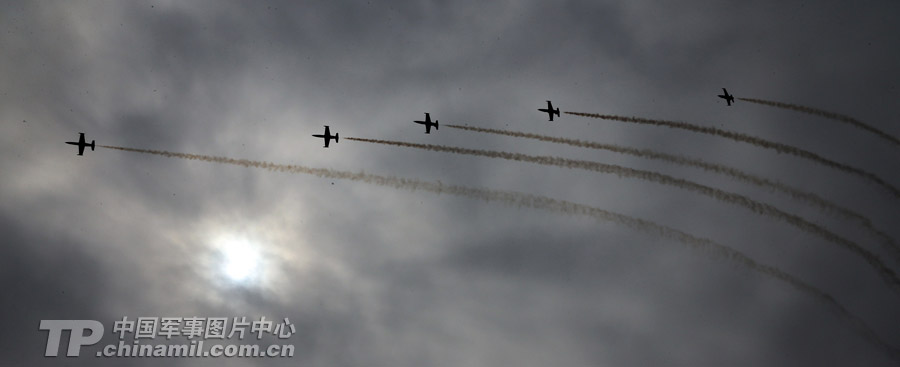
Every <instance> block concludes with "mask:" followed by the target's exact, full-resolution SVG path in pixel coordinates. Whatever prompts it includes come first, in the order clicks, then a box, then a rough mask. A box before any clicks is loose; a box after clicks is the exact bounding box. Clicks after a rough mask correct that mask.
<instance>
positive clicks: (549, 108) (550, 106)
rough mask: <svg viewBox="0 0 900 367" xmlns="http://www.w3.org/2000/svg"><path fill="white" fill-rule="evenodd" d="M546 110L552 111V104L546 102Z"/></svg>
mask: <svg viewBox="0 0 900 367" xmlns="http://www.w3.org/2000/svg"><path fill="white" fill-rule="evenodd" d="M547 109H548V110H551V111H552V110H553V102H550V101H547Z"/></svg>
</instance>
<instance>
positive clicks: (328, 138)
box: [313, 125, 340, 148]
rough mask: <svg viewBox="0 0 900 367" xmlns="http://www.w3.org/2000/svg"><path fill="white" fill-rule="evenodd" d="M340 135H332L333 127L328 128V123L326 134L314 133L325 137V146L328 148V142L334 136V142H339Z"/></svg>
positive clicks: (319, 136)
mask: <svg viewBox="0 0 900 367" xmlns="http://www.w3.org/2000/svg"><path fill="white" fill-rule="evenodd" d="M338 135H340V134H334V135H331V129H329V128H328V125H325V134H322V135H320V134H313V136H314V137H317V138H322V139H325V148H328V143H329V142H330V141H331V139H332V138H334V142H335V143H337V142H338Z"/></svg>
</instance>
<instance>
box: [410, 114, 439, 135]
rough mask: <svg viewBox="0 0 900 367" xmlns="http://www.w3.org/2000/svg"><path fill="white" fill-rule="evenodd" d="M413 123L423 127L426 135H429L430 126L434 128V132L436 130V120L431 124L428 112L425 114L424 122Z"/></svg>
mask: <svg viewBox="0 0 900 367" xmlns="http://www.w3.org/2000/svg"><path fill="white" fill-rule="evenodd" d="M415 123H417V124H422V125H425V133H426V134H431V127H432V126H434V129H435V130H438V120H434V122H431V114H430V113H428V112H425V121H415Z"/></svg>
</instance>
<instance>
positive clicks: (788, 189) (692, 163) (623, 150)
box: [445, 125, 900, 261]
mask: <svg viewBox="0 0 900 367" xmlns="http://www.w3.org/2000/svg"><path fill="white" fill-rule="evenodd" d="M445 126H447V127H449V128H453V129H460V130H467V131H474V132H480V133H487V134H497V135H505V136H511V137H516V138H525V139H534V140H540V141H546V142H551V143H556V144H566V145H571V146H575V147H581V148H589V149H597V150H607V151H611V152H615V153H620V154H627V155H632V156H635V157H641V158H647V159H656V160H661V161H665V162H669V163H674V164H680V165H683V166H689V167H695V168H700V169H703V170H705V171H708V172H714V173H718V174H722V175H727V176H730V177H732V178H734V179H737V180H738V181H741V182H745V183H749V184H753V185H756V186H760V187H765V188H769V189H772V190H776V191H780V192H782V193H785V194H787V195H789V196H790V197H791V198H793V199H795V200H799V201H803V202H806V203H808V204H811V205H813V206H815V207H818V208H819V209H821V210H823V211H826V212H829V213H835V214H839V215H842V216H844V217H845V218H847V219H852V220H855V221H857V222H858V223H859V224H860V225H861V226H862V227H863V228H865V229H867V230H868V231H869V232H871V233H872V234H874V235H876V236H877V237H878V238H879V239H881V241H882V242H881V244H882V246H883V247H884V248H885V249H886V250H888V251H889V252H890V253H891V254H892V255H893V256H894V257H895V258H896V259H897V261H900V247H897V245H896V243H895V242H894V239H893V238H891V237H890V236H889V235H888V234H887V233H884V232H882V231H880V230H878V229H877V228H875V225H874V224H873V223H872V221H871V220H870V219H869V218H866V217H865V216H863V215H862V214H859V213H856V212H854V211H852V210H850V209H847V208H844V207H842V206H840V205H838V204H835V203H833V202H831V201H829V200H827V199H825V198H823V197H821V196H819V195H816V194H814V193H811V192H806V191H803V190H800V189H798V188H795V187H792V186H789V185H785V184H783V183H781V182H778V181H772V180H769V179H766V178H763V177H759V176H755V175H752V174H750V173H747V172H743V171H741V170H738V169H736V168H733V167H729V166H724V165H719V164H715V163H710V162H706V161H703V160H700V159H694V158H688V157H684V156H679V155H674V154H667V153H662V152H657V151H653V150H649V149H637V148H630V147H623V146H620V145H613V144H603V143H598V142H592V141H584V140H578V139H568V138H560V137H554V136H547V135H539V134H532V133H525V132H520V131H511V130H500V129H489V128H483V127H474V126H460V125H445Z"/></svg>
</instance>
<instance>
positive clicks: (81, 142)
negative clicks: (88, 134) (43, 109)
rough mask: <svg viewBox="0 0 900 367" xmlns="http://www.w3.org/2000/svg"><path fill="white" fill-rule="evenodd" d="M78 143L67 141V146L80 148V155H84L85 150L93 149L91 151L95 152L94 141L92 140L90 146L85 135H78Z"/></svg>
mask: <svg viewBox="0 0 900 367" xmlns="http://www.w3.org/2000/svg"><path fill="white" fill-rule="evenodd" d="M78 134H79V137H78V141H77V142H76V141H67V142H66V144H71V145H77V146H78V155H84V148H85V147H91V151H92V152H93V151H94V141H93V140H91V143H90V144H88V143H86V142H85V141H84V133H78Z"/></svg>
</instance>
